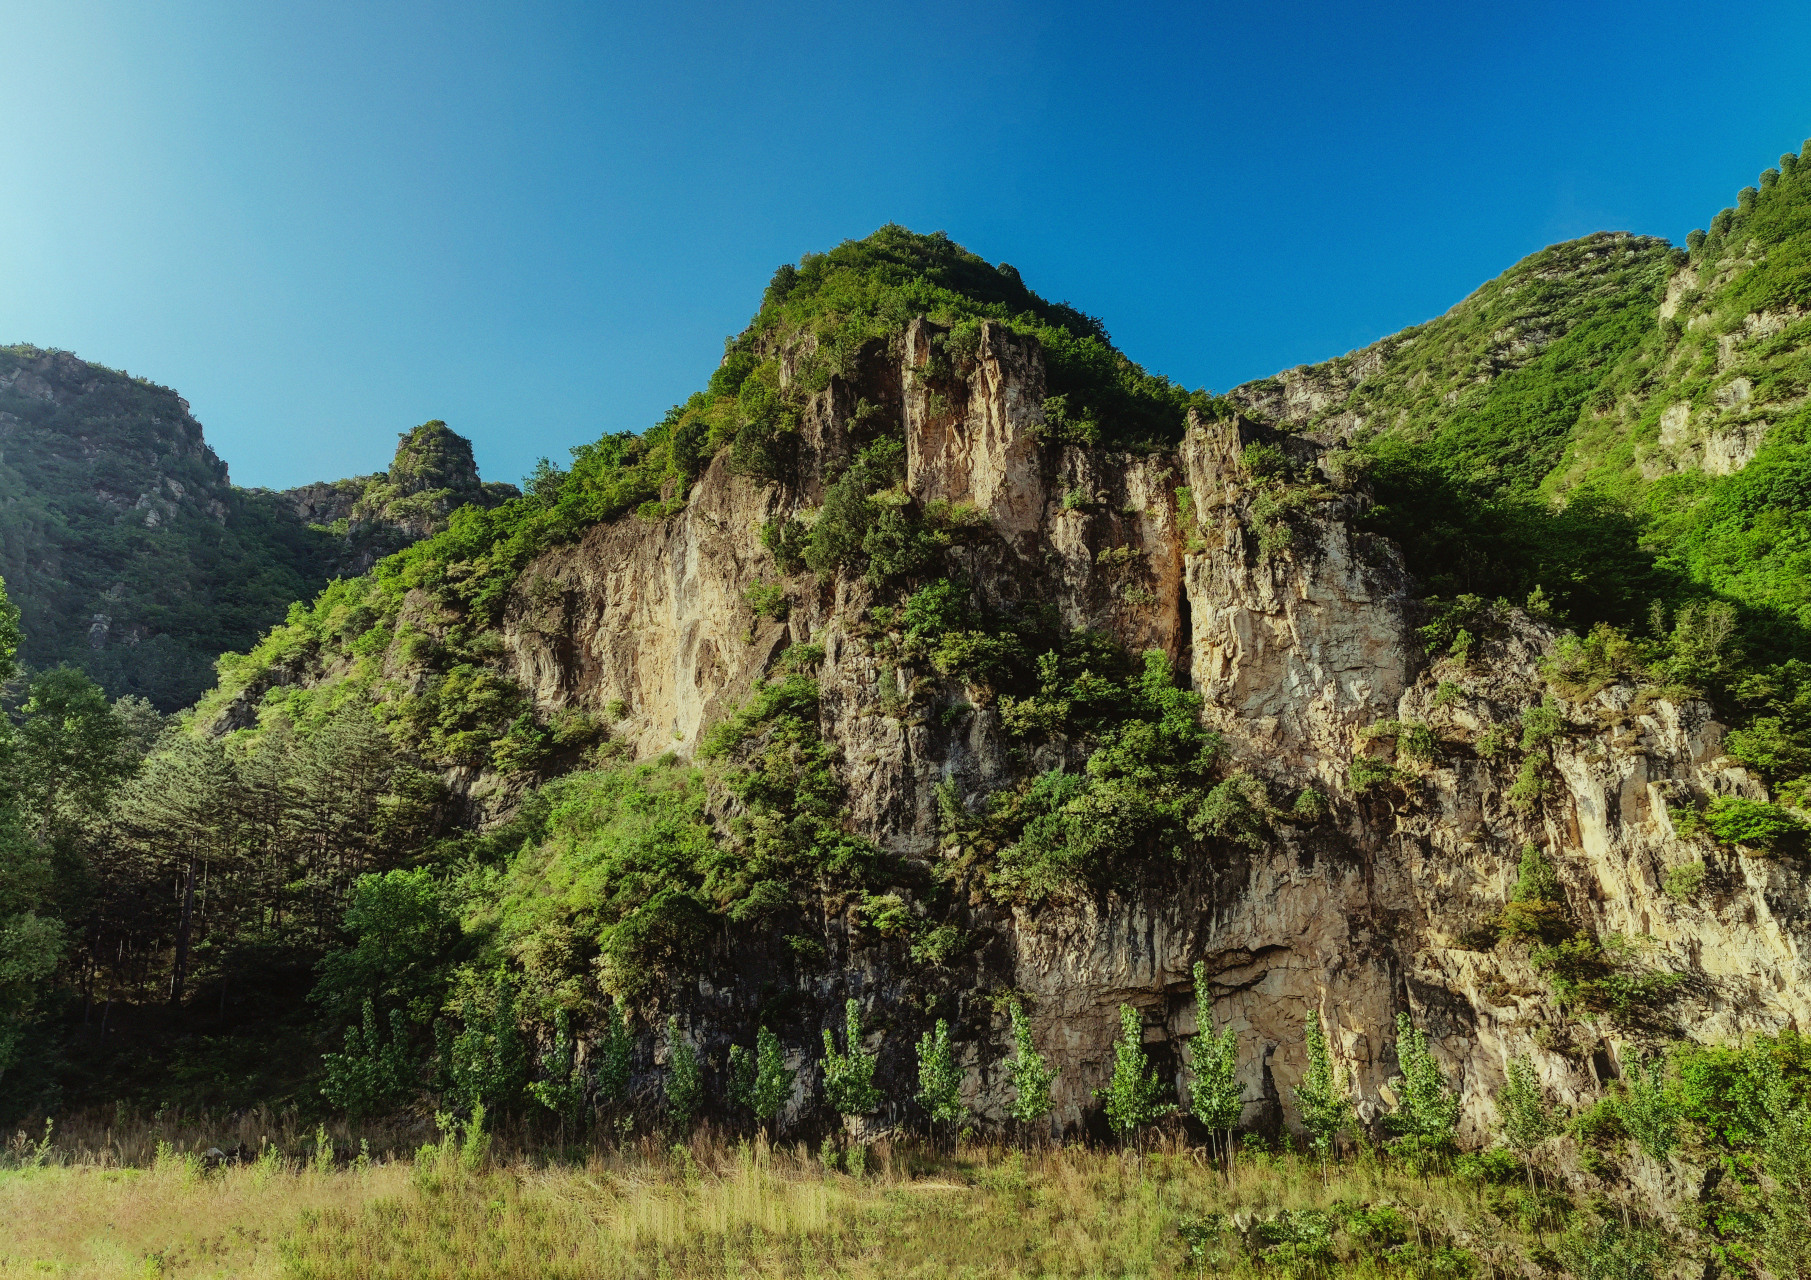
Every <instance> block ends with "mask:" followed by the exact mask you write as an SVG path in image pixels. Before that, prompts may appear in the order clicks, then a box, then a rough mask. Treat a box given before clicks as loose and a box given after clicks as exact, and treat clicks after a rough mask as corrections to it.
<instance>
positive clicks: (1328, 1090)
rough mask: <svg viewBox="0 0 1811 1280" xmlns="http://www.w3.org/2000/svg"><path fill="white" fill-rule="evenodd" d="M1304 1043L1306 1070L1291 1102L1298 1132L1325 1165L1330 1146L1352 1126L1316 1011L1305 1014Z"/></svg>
mask: <svg viewBox="0 0 1811 1280" xmlns="http://www.w3.org/2000/svg"><path fill="white" fill-rule="evenodd" d="M1305 1038H1306V1040H1307V1048H1308V1069H1307V1070H1306V1071H1304V1072H1303V1073H1302V1082H1301V1084H1299V1085H1297V1086H1296V1089H1295V1102H1296V1106H1298V1107H1299V1108H1301V1113H1302V1128H1303V1129H1305V1130H1307V1132H1308V1144H1309V1145H1310V1146H1311V1147H1313V1148H1314V1153H1315V1155H1317V1156H1319V1157H1320V1160H1321V1163H1322V1164H1325V1163H1326V1162H1327V1161H1328V1160H1329V1159H1331V1158H1332V1155H1333V1144H1334V1142H1335V1141H1336V1140H1337V1139H1338V1137H1339V1133H1340V1130H1342V1129H1344V1128H1345V1127H1346V1126H1347V1125H1349V1124H1351V1123H1352V1115H1353V1112H1352V1095H1351V1091H1350V1089H1349V1086H1348V1082H1347V1078H1346V1073H1345V1072H1344V1071H1340V1072H1338V1073H1337V1074H1335V1072H1334V1070H1333V1057H1332V1054H1331V1053H1330V1052H1329V1051H1328V1049H1327V1035H1326V1033H1325V1032H1324V1031H1322V1030H1321V1015H1320V1013H1319V1011H1318V1010H1314V1009H1310V1010H1309V1011H1308V1020H1307V1029H1306V1037H1305Z"/></svg>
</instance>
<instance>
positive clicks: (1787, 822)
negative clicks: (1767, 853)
mask: <svg viewBox="0 0 1811 1280" xmlns="http://www.w3.org/2000/svg"><path fill="white" fill-rule="evenodd" d="M1703 821H1704V826H1705V828H1706V829H1707V830H1708V831H1709V832H1710V834H1711V835H1712V836H1713V837H1715V838H1716V839H1717V840H1718V841H1719V842H1720V843H1722V844H1735V845H1754V846H1757V847H1759V848H1763V849H1777V848H1779V847H1780V846H1781V845H1783V844H1784V843H1786V842H1787V841H1791V840H1795V839H1797V838H1799V837H1802V836H1803V835H1804V833H1805V821H1804V819H1802V818H1800V817H1799V816H1798V815H1796V814H1794V813H1793V812H1792V811H1791V810H1789V809H1785V808H1783V807H1781V806H1780V805H1776V804H1767V803H1765V802H1764V801H1760V800H1749V799H1746V798H1744V797H1742V796H1718V797H1717V798H1716V799H1714V800H1712V801H1711V802H1710V807H1709V808H1708V809H1706V810H1705V812H1704V817H1703Z"/></svg>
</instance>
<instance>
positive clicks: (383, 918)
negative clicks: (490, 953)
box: [313, 867, 502, 1106]
mask: <svg viewBox="0 0 1811 1280" xmlns="http://www.w3.org/2000/svg"><path fill="white" fill-rule="evenodd" d="M344 925H345V929H346V932H347V933H348V934H350V935H351V936H352V938H353V939H354V941H353V943H352V945H351V946H350V947H342V948H338V949H336V950H333V951H330V952H328V953H327V955H326V956H325V957H324V958H323V959H322V960H321V962H320V966H319V972H320V981H319V982H318V983H317V984H316V985H315V989H314V995H313V998H314V999H315V1000H316V1001H318V1002H319V1003H320V1004H321V1006H322V1009H323V1011H324V1012H325V1013H326V1014H327V1015H328V1016H329V1017H335V1018H344V1017H347V1016H348V1015H349V1014H350V1013H351V1011H352V1010H354V1009H356V1008H358V1006H359V1004H360V1002H362V1001H365V1000H369V999H376V1000H378V1001H380V1002H382V1003H385V1004H389V1005H391V1006H392V1007H397V1008H401V1009H404V1010H406V1011H407V1012H408V1014H409V1016H410V1017H411V1018H413V1019H415V1020H416V1021H426V1020H427V1019H428V1018H429V1017H431V1016H432V1015H433V1011H434V1009H435V1008H437V1007H438V1006H439V1004H440V1001H441V998H442V993H443V992H444V990H445V987H446V980H447V969H448V965H449V962H450V960H451V958H452V955H453V952H454V948H455V947H456V945H457V942H458V939H459V924H458V921H457V920H456V919H455V918H454V916H453V912H452V909H451V904H450V903H449V902H448V899H447V892H446V889H445V887H444V886H443V885H442V884H441V883H440V881H439V880H438V879H436V878H435V876H434V873H433V872H432V871H431V870H430V869H429V868H427V867H416V868H413V869H412V870H407V871H401V870H399V871H387V872H384V873H382V874H376V873H372V874H368V875H363V876H360V877H359V878H358V879H357V880H355V881H354V882H353V884H352V893H351V897H350V899H349V901H348V902H347V904H346V912H345V916H344ZM491 1101H492V1104H493V1106H499V1105H502V1099H500V1098H492V1099H491Z"/></svg>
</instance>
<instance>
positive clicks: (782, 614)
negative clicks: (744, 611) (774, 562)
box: [742, 578, 792, 622]
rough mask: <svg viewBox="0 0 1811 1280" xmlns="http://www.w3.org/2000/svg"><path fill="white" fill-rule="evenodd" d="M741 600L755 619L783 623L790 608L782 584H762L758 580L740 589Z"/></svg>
mask: <svg viewBox="0 0 1811 1280" xmlns="http://www.w3.org/2000/svg"><path fill="white" fill-rule="evenodd" d="M742 599H743V600H744V601H746V602H747V604H748V607H749V608H750V609H752V610H754V614H755V616H756V617H757V618H772V619H773V620H774V621H775V622H783V621H784V620H785V618H786V615H787V613H788V612H790V610H791V608H792V602H791V601H790V600H788V599H787V598H786V585H785V584H784V583H780V582H763V581H761V580H760V579H759V578H756V579H755V580H754V581H753V582H751V583H749V584H748V585H747V586H746V587H744V588H743V589H742Z"/></svg>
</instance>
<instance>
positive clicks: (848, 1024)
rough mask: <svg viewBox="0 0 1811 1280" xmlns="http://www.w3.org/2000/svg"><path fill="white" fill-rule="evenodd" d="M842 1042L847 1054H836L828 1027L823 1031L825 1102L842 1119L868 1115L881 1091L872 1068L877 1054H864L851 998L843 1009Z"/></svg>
mask: <svg viewBox="0 0 1811 1280" xmlns="http://www.w3.org/2000/svg"><path fill="white" fill-rule="evenodd" d="M843 1014H844V1027H843V1043H844V1045H845V1047H846V1052H843V1053H838V1052H837V1051H836V1041H835V1040H834V1039H832V1037H831V1035H830V1028H828V1027H825V1028H824V1057H823V1062H822V1066H823V1069H824V1099H825V1101H827V1102H828V1103H829V1104H830V1105H831V1107H832V1108H834V1109H835V1111H836V1113H837V1114H838V1115H840V1116H842V1117H844V1118H845V1119H849V1118H852V1117H855V1116H864V1115H867V1114H868V1113H869V1112H870V1111H872V1110H874V1109H875V1108H876V1107H878V1106H879V1105H880V1103H881V1093H880V1090H879V1089H878V1088H877V1087H875V1084H874V1069H875V1067H876V1066H878V1065H879V1063H880V1055H879V1053H878V1052H876V1053H863V1052H862V1048H861V1043H862V1027H861V1006H860V1005H859V1004H857V1003H856V1002H855V1001H854V1000H853V999H851V1000H849V1001H847V1002H846V1003H845V1004H844V1006H843Z"/></svg>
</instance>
